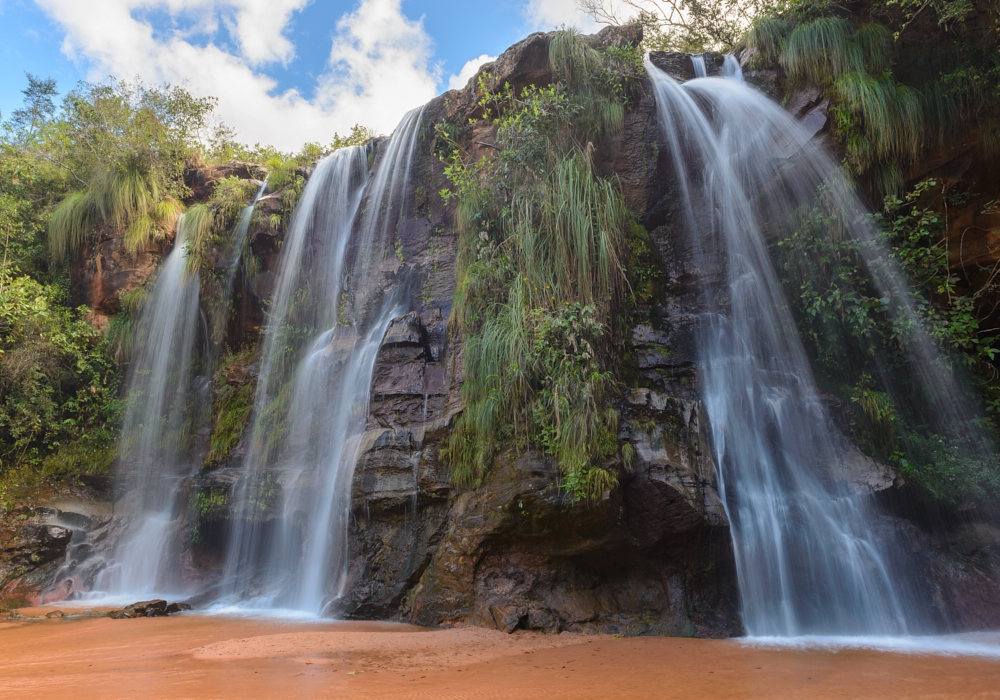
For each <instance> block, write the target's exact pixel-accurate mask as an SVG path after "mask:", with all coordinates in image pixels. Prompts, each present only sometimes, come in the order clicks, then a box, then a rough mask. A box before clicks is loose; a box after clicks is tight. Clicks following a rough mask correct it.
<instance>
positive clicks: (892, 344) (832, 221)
mask: <svg viewBox="0 0 1000 700" xmlns="http://www.w3.org/2000/svg"><path fill="white" fill-rule="evenodd" d="M936 186H937V183H936V182H935V181H933V180H929V181H925V182H923V183H921V184H919V185H918V186H917V187H916V188H915V189H914V190H912V191H911V192H909V193H907V194H906V196H905V197H903V198H902V199H900V198H896V197H893V196H889V197H886V199H885V207H884V210H883V211H882V212H881V213H879V214H878V215H876V216H875V217H874V218H875V221H876V222H877V223H878V224H879V227H880V231H881V233H880V234H879V237H880V240H879V241H877V247H875V246H872V245H869V244H866V243H863V242H859V241H857V240H855V239H844V238H843V237H841V236H840V235H839V233H838V231H839V229H840V227H841V226H842V225H843V222H841V221H839V220H838V219H837V218H836V217H835V216H833V215H830V214H827V213H825V212H824V211H823V206H822V197H821V199H820V204H819V205H818V206H816V207H814V208H811V209H809V210H807V211H803V212H800V213H799V216H798V222H799V225H798V227H797V230H796V231H795V233H793V234H792V235H790V236H788V237H787V238H785V239H784V240H782V241H781V242H780V243H779V244H778V251H779V263H780V265H781V267H782V269H783V270H784V272H785V283H786V284H787V285H788V287H789V291H790V296H791V298H792V302H793V306H794V308H795V310H796V313H797V317H798V321H799V328H800V331H801V334H802V337H803V340H804V341H805V343H806V345H807V347H808V349H809V350H810V352H811V354H812V355H813V356H814V357H815V358H816V367H817V370H818V374H819V375H820V378H821V380H823V381H824V382H825V383H827V385H828V389H829V390H831V391H833V392H834V393H839V394H840V395H842V396H845V397H849V398H850V399H851V402H852V404H853V405H854V406H855V408H856V414H857V419H858V423H857V435H856V439H857V441H858V443H859V444H860V445H861V446H862V447H863V448H865V449H866V450H867V451H869V452H870V453H871V454H873V455H876V456H878V457H880V458H882V459H886V460H890V461H893V462H895V463H896V464H897V465H898V466H899V467H900V468H901V469H902V470H903V471H904V472H905V473H906V474H908V475H909V476H911V477H912V478H914V479H916V480H918V481H919V482H920V483H922V484H923V485H925V486H926V487H927V488H929V489H930V490H931V491H932V492H934V493H935V494H936V495H937V496H938V497H940V498H943V499H946V500H953V499H956V498H965V497H977V498H978V497H984V496H985V495H987V494H992V495H993V496H997V495H1000V488H997V487H998V486H1000V475H998V474H997V473H996V469H995V465H994V466H991V465H989V464H987V463H986V460H984V459H982V458H980V457H978V456H977V455H979V454H984V451H983V450H981V449H980V446H979V445H978V444H977V443H976V439H977V438H975V437H973V436H971V435H970V436H969V437H958V438H945V437H942V436H940V435H936V434H934V433H933V431H932V430H931V429H930V428H928V427H927V426H926V425H924V421H923V419H922V415H921V409H922V407H921V405H920V404H921V402H922V401H924V400H925V399H923V398H921V397H920V396H919V395H918V394H916V393H914V392H915V388H914V387H913V385H912V383H911V381H910V377H909V374H910V372H911V371H912V370H911V369H910V365H909V359H908V352H907V348H908V346H910V345H911V344H912V343H914V342H918V341H916V340H915V339H914V331H915V329H914V328H913V326H912V323H911V321H909V320H907V318H906V317H904V316H901V315H899V314H893V313H890V309H889V305H890V304H891V303H892V300H891V299H889V298H887V297H883V296H880V295H879V293H878V292H877V290H876V289H875V288H874V287H873V285H872V283H871V281H870V279H869V277H868V274H867V272H866V263H865V262H864V261H866V260H867V266H869V267H874V268H881V267H886V266H889V265H893V266H895V265H898V266H899V267H900V268H901V269H902V270H903V272H904V273H905V274H906V275H907V277H908V281H909V282H910V288H911V290H912V291H911V292H910V295H911V298H910V303H911V304H912V306H913V307H914V308H915V309H916V311H917V313H918V315H919V317H920V320H921V322H922V323H923V325H924V327H925V328H926V329H927V331H928V332H929V334H930V337H931V338H932V340H933V341H934V342H936V343H937V345H938V347H939V348H940V350H941V351H942V353H943V355H942V357H943V363H944V364H943V365H942V366H941V367H940V368H937V369H932V370H931V371H940V372H951V371H952V369H953V365H955V364H958V365H964V366H965V367H966V368H968V369H969V370H970V371H971V372H972V373H973V375H974V377H976V378H977V387H976V388H977V389H978V390H979V391H980V392H981V398H982V400H983V402H984V403H986V402H987V399H988V398H990V397H997V396H1000V387H998V386H997V383H996V380H997V377H998V373H997V371H996V367H995V360H996V358H997V356H998V354H1000V336H998V335H997V334H996V333H995V332H993V331H988V330H986V328H985V327H984V326H983V325H982V324H983V321H984V320H985V319H986V318H987V317H988V316H989V315H990V314H991V313H992V311H993V309H994V308H995V298H996V287H995V285H994V284H993V282H992V277H990V278H989V279H988V281H987V282H986V284H984V285H983V286H981V287H980V288H978V289H972V290H969V289H968V288H967V286H966V285H968V280H964V279H962V278H960V277H959V276H958V275H956V274H955V273H954V272H953V271H952V270H951V268H950V266H949V260H948V250H947V244H946V241H945V240H944V238H943V220H942V218H943V217H942V216H941V214H939V212H938V211H937V210H936V209H935V208H933V207H932V206H929V200H931V198H932V195H933V194H934V191H935V188H936ZM883 246H884V247H883ZM881 250H887V251H888V253H887V254H888V255H889V256H890V258H891V259H887V258H883V257H881V255H882V254H881V253H880V252H879V251H881ZM873 361H874V362H875V363H876V364H877V365H878V366H879V368H880V376H879V382H881V383H883V384H884V385H886V386H888V384H887V383H891V384H892V386H893V387H895V389H894V390H895V391H897V392H902V393H901V394H898V395H894V396H893V397H890V395H889V393H887V391H886V390H884V389H882V388H880V387H879V386H878V384H877V383H876V381H875V380H874V379H873V378H872V376H871V375H870V374H869V367H870V365H871V363H872V362H873ZM968 398H969V399H971V400H976V398H977V397H968ZM994 401H995V398H994ZM967 427H968V426H953V428H954V431H953V432H954V434H956V435H959V436H962V435H965V434H967V433H968V432H969V431H967V430H966V428H967ZM985 428H986V429H987V431H989V430H993V429H995V426H992V425H987V426H985Z"/></svg>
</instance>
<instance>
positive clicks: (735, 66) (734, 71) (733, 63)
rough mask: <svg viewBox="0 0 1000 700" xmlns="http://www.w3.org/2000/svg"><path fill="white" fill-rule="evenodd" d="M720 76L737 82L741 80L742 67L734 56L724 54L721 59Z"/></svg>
mask: <svg viewBox="0 0 1000 700" xmlns="http://www.w3.org/2000/svg"><path fill="white" fill-rule="evenodd" d="M722 77H723V78H729V79H730V80H735V81H736V82H737V83H742V82H743V67H742V66H741V65H740V62H739V61H737V60H736V57H735V56H733V55H731V54H726V57H725V58H724V59H723V61H722Z"/></svg>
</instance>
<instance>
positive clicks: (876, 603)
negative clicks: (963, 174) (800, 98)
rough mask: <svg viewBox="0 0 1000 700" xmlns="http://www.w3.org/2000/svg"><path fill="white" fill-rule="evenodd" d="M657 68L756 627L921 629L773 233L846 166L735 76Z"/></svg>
mask: <svg viewBox="0 0 1000 700" xmlns="http://www.w3.org/2000/svg"><path fill="white" fill-rule="evenodd" d="M697 58H699V57H696V59H695V65H696V66H697V64H698V61H697ZM647 70H648V72H649V75H650V78H651V80H652V82H653V88H654V93H655V99H656V102H657V107H658V113H659V118H660V122H661V126H662V131H663V134H664V136H665V137H666V139H667V143H668V147H669V149H670V153H671V157H672V159H673V165H674V171H675V172H676V176H677V183H678V195H679V197H680V199H681V204H682V211H683V219H684V222H683V225H684V226H685V228H686V229H687V231H688V234H689V239H690V241H691V244H692V246H693V249H694V253H695V260H696V264H697V265H698V267H699V269H700V270H701V271H702V274H703V276H704V281H703V303H704V307H705V311H704V314H703V317H702V322H701V331H700V340H699V348H700V354H701V358H702V368H703V369H702V378H701V381H702V395H703V399H704V402H705V407H706V411H707V413H708V416H709V420H710V423H711V425H712V436H713V444H714V452H715V458H716V460H717V463H718V464H719V465H720V467H721V486H722V491H723V493H722V495H723V500H724V502H725V503H726V505H727V509H728V513H729V516H730V520H731V524H732V537H733V542H734V550H735V556H736V563H737V570H738V577H739V586H740V592H741V597H742V609H743V620H744V624H745V626H746V629H747V632H748V633H749V634H751V635H755V636H797V635H804V634H853V635H859V634H867V635H899V634H907V633H912V632H914V631H916V630H919V629H923V628H924V624H923V619H922V616H921V614H920V612H919V610H918V609H917V607H918V606H916V605H914V604H912V603H911V602H910V601H909V599H908V595H907V591H908V590H909V587H908V585H906V583H905V581H904V580H903V579H904V578H905V571H904V572H901V571H900V569H901V568H903V567H901V566H900V565H899V562H894V561H893V559H892V558H891V557H890V556H889V552H888V550H889V548H891V545H892V542H890V541H886V537H888V538H889V539H891V534H890V535H884V536H882V537H880V536H876V534H875V532H876V529H875V528H874V527H873V522H874V519H875V512H874V504H873V503H872V502H871V497H870V496H863V495H859V494H857V493H854V492H852V490H851V489H850V488H849V487H848V486H847V485H846V483H845V481H844V480H843V479H842V478H839V477H838V474H839V473H840V469H841V467H842V465H843V463H844V461H845V459H846V445H845V440H844V438H843V437H842V436H841V435H840V433H839V432H838V430H837V429H836V428H835V426H834V425H833V422H832V420H831V418H830V416H829V415H828V412H827V409H826V407H825V405H824V403H823V401H822V400H821V398H820V396H819V392H818V390H817V387H816V383H815V381H814V379H813V376H812V371H811V368H810V364H809V360H808V358H807V356H806V353H805V351H804V349H803V347H802V344H801V341H800V340H799V337H798V334H797V331H796V328H795V325H794V321H793V319H792V317H791V314H790V311H789V306H788V301H787V300H786V298H785V296H784V293H783V291H782V289H781V286H780V284H779V280H778V276H777V274H776V271H775V269H774V265H773V263H772V261H771V258H770V255H769V251H768V246H767V240H766V236H767V235H768V234H769V231H767V230H765V229H766V227H768V226H771V225H773V223H774V222H776V221H780V220H781V218H782V217H783V216H787V215H788V213H789V212H792V211H794V210H796V208H797V207H799V206H800V205H802V204H804V203H807V202H809V201H811V199H810V198H811V197H814V196H815V193H816V188H817V187H818V186H819V185H820V183H821V182H824V181H826V180H828V179H830V178H831V177H833V175H834V173H835V172H836V170H835V168H834V165H833V163H832V162H830V161H828V159H826V158H825V156H824V155H823V154H822V153H821V152H818V151H816V150H815V148H814V146H813V145H811V144H810V143H809V137H810V134H808V133H807V132H805V131H804V130H803V129H802V128H801V127H800V126H799V125H798V124H797V123H796V122H795V121H794V120H793V119H792V118H791V117H789V116H788V115H787V114H786V113H785V112H784V111H783V110H781V108H780V107H778V106H777V105H775V104H774V103H773V102H771V101H770V100H768V99H767V98H765V97H764V96H762V95H760V94H759V93H757V92H755V91H753V90H751V89H749V88H747V87H746V86H744V85H742V84H741V82H740V81H739V80H736V79H734V80H719V79H712V78H709V79H696V80H692V81H690V82H688V83H685V84H684V85H680V84H678V83H677V82H676V81H675V80H674V79H673V78H671V77H670V76H669V75H667V74H666V73H664V72H663V71H661V70H660V69H658V68H657V67H656V66H655V65H653V64H652V63H649V62H647ZM727 73H728V74H729V75H730V76H731V77H733V78H737V77H738V76H739V74H738V73H737V72H736V71H735V70H732V69H730V70H729V71H727ZM852 206H854V205H853V204H852ZM849 213H852V212H849Z"/></svg>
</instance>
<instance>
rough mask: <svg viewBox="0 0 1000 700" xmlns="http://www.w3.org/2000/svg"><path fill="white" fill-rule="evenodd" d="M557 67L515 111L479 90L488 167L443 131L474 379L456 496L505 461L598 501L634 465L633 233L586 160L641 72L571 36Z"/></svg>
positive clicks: (449, 455)
mask: <svg viewBox="0 0 1000 700" xmlns="http://www.w3.org/2000/svg"><path fill="white" fill-rule="evenodd" d="M633 53H635V55H634V56H633V55H632V54H633ZM549 59H550V63H551V66H552V69H553V73H554V75H555V76H556V78H557V79H558V82H557V83H555V84H553V85H551V86H549V87H546V88H536V87H531V88H527V89H525V90H524V91H522V93H521V94H520V95H514V94H513V92H512V90H511V89H510V88H509V87H508V86H504V87H502V88H500V89H499V90H497V91H496V92H492V91H491V89H490V86H491V82H490V81H491V77H490V76H489V75H484V76H481V80H480V85H479V87H480V93H481V94H480V105H481V106H482V107H483V109H484V113H485V115H486V116H485V118H486V119H488V120H490V121H491V122H492V124H493V125H495V128H496V139H495V144H496V150H495V152H491V154H490V155H489V156H487V157H485V158H483V159H481V160H479V161H478V162H475V163H467V162H466V161H465V160H463V158H462V152H461V149H460V148H459V146H458V144H457V143H456V140H455V136H456V129H455V128H454V127H448V126H446V125H440V126H439V127H438V129H437V132H438V138H439V140H440V142H442V143H443V146H440V145H439V146H438V147H437V150H438V152H439V153H442V151H443V152H444V153H448V154H450V155H451V159H450V162H449V164H448V165H447V167H446V172H447V174H448V176H449V177H450V178H451V180H452V182H453V183H454V190H446V191H445V192H444V193H443V194H444V195H445V199H446V200H447V201H456V202H457V207H456V210H457V211H456V213H457V217H456V218H457V223H458V229H459V231H460V234H461V236H460V246H459V257H458V261H457V267H458V276H459V283H458V288H457V290H456V294H455V312H454V314H453V316H452V322H451V326H450V330H451V332H453V333H456V334H461V336H462V342H463V348H464V364H463V368H464V372H465V379H464V382H463V385H462V396H463V399H464V402H465V408H464V410H463V412H462V414H461V415H460V416H459V417H458V419H457V420H456V423H455V426H454V430H453V433H452V435H451V437H450V439H449V443H448V445H447V446H446V448H445V449H443V450H442V453H441V455H442V458H443V459H444V460H445V462H446V463H447V464H448V465H449V466H450V467H451V469H452V478H453V479H454V480H455V481H456V482H458V483H460V484H466V485H472V486H476V485H478V484H480V483H481V482H482V481H483V479H485V478H486V477H487V475H488V474H489V472H490V469H491V466H492V465H493V463H494V461H495V459H496V458H497V456H498V455H499V454H501V453H502V452H504V451H508V450H514V451H521V450H525V449H534V450H538V451H540V452H541V453H543V454H544V455H546V456H547V457H548V458H549V459H551V460H552V461H553V462H554V463H555V464H557V465H558V467H559V471H560V473H561V475H562V478H563V487H564V488H565V490H566V491H567V492H568V493H569V494H570V496H571V498H573V499H575V500H596V499H600V498H601V497H602V496H603V495H604V494H605V493H607V492H608V491H611V490H613V489H614V488H615V487H616V486H617V483H618V477H617V474H618V469H619V468H623V467H624V468H629V467H630V465H631V464H632V463H633V461H634V457H635V455H634V450H632V449H631V446H630V445H628V444H627V443H626V444H622V443H620V442H619V440H618V412H617V411H616V410H615V408H614V403H615V401H616V399H617V398H618V396H619V386H618V383H617V381H616V379H615V374H614V370H615V369H617V367H616V365H615V362H616V359H615V358H616V357H617V348H618V343H619V341H620V335H621V332H622V331H621V329H620V328H619V327H618V325H617V324H618V323H619V321H618V319H619V318H621V316H622V314H621V310H622V303H623V299H624V298H625V297H626V295H627V294H628V293H629V292H630V287H629V274H630V273H629V265H630V261H629V254H630V248H629V245H628V235H629V232H630V231H631V230H632V229H633V227H634V222H633V220H632V217H631V214H630V213H629V211H628V209H627V207H626V206H625V203H624V200H623V198H622V196H621V194H620V192H619V190H618V186H617V183H616V182H614V181H610V180H605V179H603V178H601V177H600V176H598V174H597V172H596V171H595V166H594V163H593V162H592V158H591V153H592V150H593V148H592V146H591V145H590V144H591V141H592V140H593V139H595V138H598V137H600V136H602V135H604V134H607V133H611V132H613V131H615V130H617V129H620V128H621V126H622V123H623V114H624V104H625V103H626V102H627V100H629V99H631V93H630V90H631V83H630V81H631V80H632V77H634V75H633V71H634V70H636V68H635V67H636V66H638V65H640V63H639V62H640V60H641V56H639V54H638V53H637V50H636V49H634V47H610V48H603V49H595V48H594V47H593V46H591V45H590V44H589V43H587V41H586V40H585V39H583V38H582V37H580V36H579V34H577V33H576V32H573V31H565V32H559V33H557V34H556V35H554V36H553V37H552V40H551V44H550V48H549ZM442 157H444V155H442ZM613 465H614V466H613Z"/></svg>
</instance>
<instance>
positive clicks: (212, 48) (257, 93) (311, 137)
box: [36, 0, 440, 149]
mask: <svg viewBox="0 0 1000 700" xmlns="http://www.w3.org/2000/svg"><path fill="white" fill-rule="evenodd" d="M36 1H37V2H38V4H39V5H41V6H42V7H43V8H44V9H45V10H46V11H47V12H48V14H49V16H50V17H51V18H52V19H53V20H54V21H56V22H58V23H59V24H60V25H62V27H63V28H64V29H65V30H66V38H65V40H64V42H63V46H62V50H63V52H64V53H65V54H66V55H67V56H69V57H70V58H74V59H78V60H79V59H82V60H86V61H87V62H88V63H89V65H90V66H91V70H90V78H91V79H92V80H102V79H104V78H105V77H106V76H107V75H109V74H111V75H115V76H116V77H119V78H124V79H130V78H132V77H133V76H138V77H140V78H142V79H143V80H146V81H148V82H154V83H162V82H169V83H173V84H183V85H185V87H187V88H188V89H189V90H191V91H192V92H193V93H195V94H198V95H213V96H215V97H217V98H219V108H218V115H219V117H220V118H221V119H222V120H223V121H225V122H226V123H227V124H230V125H231V126H232V127H234V128H235V129H236V131H237V132H238V133H239V135H240V137H241V138H243V139H244V140H246V141H248V142H250V143H254V142H261V143H272V144H274V145H276V146H278V147H279V148H284V149H297V148H298V147H299V146H300V145H301V144H302V143H303V142H305V141H320V142H325V141H328V140H329V139H330V137H331V136H332V134H333V133H334V132H335V131H339V132H341V133H345V132H347V131H348V130H349V129H350V127H351V126H352V125H354V124H355V123H362V124H365V125H367V126H371V127H373V128H375V129H377V130H379V131H382V132H383V133H388V132H390V131H391V130H392V129H393V128H394V127H395V126H396V124H397V123H398V121H399V119H400V118H401V117H402V115H403V114H404V113H405V112H406V111H407V110H409V109H412V108H413V107H416V106H418V105H420V104H422V103H424V102H426V101H427V100H429V99H431V98H432V97H433V96H434V95H435V94H436V92H437V89H436V88H437V79H438V77H439V73H440V71H439V69H438V68H437V67H436V66H435V65H433V64H432V63H431V52H432V42H431V39H430V37H429V36H428V35H427V33H426V32H425V31H424V28H423V24H422V23H421V22H420V21H413V20H410V19H408V18H407V17H405V16H404V15H403V14H402V10H401V8H400V2H401V0H361V2H360V3H359V5H358V6H357V7H356V8H355V10H354V11H353V12H350V13H348V14H346V15H344V16H343V17H342V18H341V19H340V21H339V22H338V24H337V27H336V33H335V35H334V37H333V43H332V47H331V51H330V63H329V65H328V66H327V70H326V72H325V73H324V74H323V75H321V76H320V77H319V78H318V79H317V82H316V94H315V96H314V97H313V98H312V99H307V98H306V97H305V96H303V95H302V94H301V93H300V92H299V91H298V90H288V91H285V92H282V93H278V92H277V83H276V81H275V80H274V79H273V78H271V77H269V76H268V75H266V73H263V72H262V71H261V70H260V69H261V67H262V66H264V65H266V64H269V63H270V64H274V63H280V64H287V63H288V62H289V61H290V60H291V59H292V58H293V57H294V55H295V47H294V46H293V45H292V43H291V41H289V39H288V37H287V36H285V31H286V29H287V27H288V23H289V21H290V20H291V18H292V15H293V14H294V13H295V12H296V11H297V10H300V9H302V8H303V7H304V6H305V5H306V4H308V2H309V1H310V0H89V1H88V2H81V1H80V0H36ZM142 10H160V11H165V12H167V13H169V14H170V15H171V17H174V18H177V17H180V16H182V15H183V16H184V17H188V16H190V15H192V14H194V15H197V16H204V20H203V21H200V22H199V23H198V28H197V29H198V31H199V32H201V33H202V34H203V35H204V33H206V32H207V33H209V36H210V38H211V39H212V41H210V42H209V43H208V44H207V45H205V46H197V45H195V44H194V43H192V42H191V41H189V40H188V37H187V36H185V34H184V33H183V32H181V31H172V32H167V33H163V28H162V27H159V28H157V29H158V30H159V31H160V32H161V33H160V34H159V35H158V36H160V37H162V38H157V35H155V34H154V27H152V26H151V25H150V24H148V23H147V22H146V21H144V20H142V19H141V15H140V16H139V17H137V15H138V13H139V11H142ZM219 21H221V22H223V23H226V24H227V26H228V27H229V29H230V34H231V35H232V37H233V38H234V39H235V41H236V42H237V44H238V51H237V52H230V51H227V50H225V49H224V48H221V47H220V46H218V45H217V44H216V43H215V39H216V37H215V36H214V33H213V32H215V31H217V25H218V22H219Z"/></svg>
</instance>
